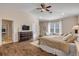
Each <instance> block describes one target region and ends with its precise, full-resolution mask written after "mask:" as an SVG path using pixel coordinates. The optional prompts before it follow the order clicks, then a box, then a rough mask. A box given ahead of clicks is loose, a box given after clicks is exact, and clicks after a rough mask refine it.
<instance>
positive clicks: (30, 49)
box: [0, 41, 54, 56]
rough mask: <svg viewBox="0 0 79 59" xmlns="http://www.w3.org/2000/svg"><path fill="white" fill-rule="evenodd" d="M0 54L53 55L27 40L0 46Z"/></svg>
mask: <svg viewBox="0 0 79 59" xmlns="http://www.w3.org/2000/svg"><path fill="white" fill-rule="evenodd" d="M0 55H1V56H54V55H53V54H49V53H47V52H45V51H42V50H40V48H38V47H36V46H34V45H32V44H30V43H29V42H27V41H25V42H20V43H19V42H18V43H10V44H5V45H3V46H0Z"/></svg>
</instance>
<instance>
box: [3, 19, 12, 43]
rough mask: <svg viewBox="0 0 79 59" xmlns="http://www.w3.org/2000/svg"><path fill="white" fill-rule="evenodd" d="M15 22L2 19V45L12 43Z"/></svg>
mask: <svg viewBox="0 0 79 59" xmlns="http://www.w3.org/2000/svg"><path fill="white" fill-rule="evenodd" d="M12 24H13V21H11V20H5V19H2V44H7V43H12Z"/></svg>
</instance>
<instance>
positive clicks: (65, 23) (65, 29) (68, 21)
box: [61, 16, 78, 33]
mask: <svg viewBox="0 0 79 59" xmlns="http://www.w3.org/2000/svg"><path fill="white" fill-rule="evenodd" d="M77 19H78V18H77V16H72V17H67V18H63V19H61V20H62V33H69V32H73V29H72V27H73V26H75V25H76V20H77Z"/></svg>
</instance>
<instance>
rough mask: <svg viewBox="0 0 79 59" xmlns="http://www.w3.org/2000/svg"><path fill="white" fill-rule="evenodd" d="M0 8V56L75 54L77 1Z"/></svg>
mask: <svg viewBox="0 0 79 59" xmlns="http://www.w3.org/2000/svg"><path fill="white" fill-rule="evenodd" d="M29 6H30V7H29ZM0 8H1V9H0V28H1V30H0V56H79V25H78V24H79V3H77V4H76V3H66V4H64V3H21V4H18V3H14V4H7V3H6V4H5V3H3V4H0Z"/></svg>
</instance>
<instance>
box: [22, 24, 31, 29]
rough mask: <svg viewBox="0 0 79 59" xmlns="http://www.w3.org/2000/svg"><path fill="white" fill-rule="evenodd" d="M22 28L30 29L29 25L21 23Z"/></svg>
mask: <svg viewBox="0 0 79 59" xmlns="http://www.w3.org/2000/svg"><path fill="white" fill-rule="evenodd" d="M22 30H30V26H27V25H22Z"/></svg>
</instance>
